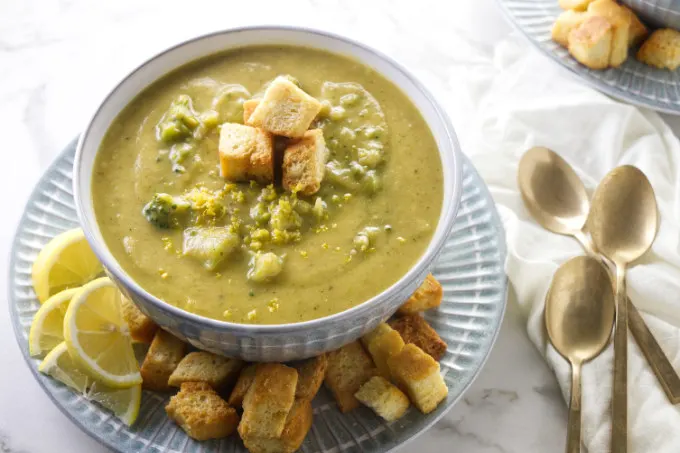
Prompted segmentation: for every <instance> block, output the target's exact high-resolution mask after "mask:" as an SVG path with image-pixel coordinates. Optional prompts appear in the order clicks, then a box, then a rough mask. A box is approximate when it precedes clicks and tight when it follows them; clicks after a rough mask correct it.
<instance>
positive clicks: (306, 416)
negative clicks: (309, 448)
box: [243, 399, 314, 453]
mask: <svg viewBox="0 0 680 453" xmlns="http://www.w3.org/2000/svg"><path fill="white" fill-rule="evenodd" d="M313 417H314V415H313V412H312V403H311V401H310V400H308V399H296V400H295V402H294V403H293V407H292V408H291V409H290V412H288V416H287V417H286V424H285V426H284V428H283V432H282V433H281V436H279V437H275V438H265V437H246V438H244V439H243V444H244V445H245V446H246V448H247V449H248V451H250V453H293V452H294V451H297V449H298V448H300V446H301V445H302V442H304V440H305V437H306V436H307V433H308V432H309V430H310V429H311V427H312V419H313Z"/></svg>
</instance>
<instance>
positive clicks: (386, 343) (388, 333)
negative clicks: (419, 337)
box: [361, 322, 404, 379]
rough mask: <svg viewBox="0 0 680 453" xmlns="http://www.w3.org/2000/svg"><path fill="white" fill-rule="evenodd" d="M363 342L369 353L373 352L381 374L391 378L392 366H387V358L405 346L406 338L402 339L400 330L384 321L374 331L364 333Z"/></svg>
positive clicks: (372, 354) (372, 355)
mask: <svg viewBox="0 0 680 453" xmlns="http://www.w3.org/2000/svg"><path fill="white" fill-rule="evenodd" d="M361 343H362V344H363V345H364V347H365V348H366V350H367V351H368V353H369V354H371V357H372V358H373V362H374V363H375V366H376V367H378V371H379V372H380V374H381V375H382V376H383V377H385V378H387V379H390V368H389V367H388V366H387V359H389V358H390V357H392V356H393V355H395V354H397V353H399V352H400V351H401V348H403V347H404V340H402V338H401V335H399V332H397V331H396V330H394V329H393V328H391V327H390V326H389V325H387V324H385V323H384V322H383V323H380V324H378V327H376V328H375V329H373V331H371V332H369V333H367V334H366V335H364V336H363V337H362V338H361Z"/></svg>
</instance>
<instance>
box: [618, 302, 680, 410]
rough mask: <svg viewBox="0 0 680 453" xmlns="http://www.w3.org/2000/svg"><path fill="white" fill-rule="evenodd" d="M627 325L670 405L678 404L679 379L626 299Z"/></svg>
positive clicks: (631, 304)
mask: <svg viewBox="0 0 680 453" xmlns="http://www.w3.org/2000/svg"><path fill="white" fill-rule="evenodd" d="M628 325H629V327H630V331H631V332H633V336H634V337H635V341H636V342H637V344H638V346H639V347H640V350H641V351H642V353H643V354H644V355H645V358H646V359H647V362H648V363H649V366H651V367H652V371H654V374H655V375H656V377H657V379H658V380H659V384H661V387H662V388H663V390H664V392H666V397H667V398H668V400H669V401H670V402H671V404H678V403H680V377H678V373H676V372H675V368H673V365H671V362H669V361H668V357H666V354H664V352H663V350H662V349H661V346H659V343H657V341H656V338H654V335H652V332H650V331H649V327H647V324H646V323H645V320H644V319H642V315H641V314H640V312H639V311H638V310H637V308H635V305H633V303H632V302H631V301H630V299H628Z"/></svg>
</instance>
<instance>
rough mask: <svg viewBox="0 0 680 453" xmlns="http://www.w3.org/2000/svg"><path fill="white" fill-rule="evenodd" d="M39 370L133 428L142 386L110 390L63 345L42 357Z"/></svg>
mask: <svg viewBox="0 0 680 453" xmlns="http://www.w3.org/2000/svg"><path fill="white" fill-rule="evenodd" d="M38 370H39V371H40V372H41V373H44V374H46V375H48V376H51V377H53V378H54V379H56V380H58V381H59V382H61V383H63V384H65V385H67V386H69V387H71V388H72V389H74V390H76V391H77V392H79V393H81V394H82V395H83V396H84V397H85V398H87V399H88V400H90V401H95V402H97V403H99V404H101V405H102V406H104V407H105V408H106V409H108V410H110V411H112V412H113V413H114V414H115V416H116V417H118V418H119V419H120V420H122V421H123V423H125V424H126V425H128V426H130V425H132V424H133V423H134V422H135V420H136V419H137V415H139V406H140V403H141V400H142V386H141V384H137V385H134V386H132V387H130V388H126V389H118V388H111V387H108V386H107V385H104V384H102V383H100V382H98V381H96V380H94V379H92V378H91V377H90V376H89V375H88V374H87V372H86V371H85V370H84V369H83V368H82V367H81V366H80V365H79V364H78V363H77V362H76V361H75V360H73V358H71V356H70V355H69V353H68V347H67V346H66V343H64V342H62V343H59V344H58V345H57V346H56V347H55V348H54V349H52V351H51V352H50V353H49V354H47V356H45V360H43V361H42V363H41V364H40V366H39V367H38Z"/></svg>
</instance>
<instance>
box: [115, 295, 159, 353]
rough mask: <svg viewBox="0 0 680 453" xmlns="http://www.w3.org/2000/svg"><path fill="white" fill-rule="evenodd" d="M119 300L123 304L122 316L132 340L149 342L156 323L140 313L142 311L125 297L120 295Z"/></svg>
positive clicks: (154, 332) (156, 328) (155, 329)
mask: <svg viewBox="0 0 680 453" xmlns="http://www.w3.org/2000/svg"><path fill="white" fill-rule="evenodd" d="M121 301H122V304H123V318H125V322H126V323H127V325H128V327H129V328H130V336H131V337H132V341H137V342H139V343H151V341H152V340H153V337H154V335H156V331H157V330H158V324H156V323H155V322H153V321H152V320H151V318H149V317H148V316H146V315H145V314H144V313H142V311H141V310H140V309H139V308H137V305H135V304H134V303H133V302H132V301H131V300H130V299H128V298H127V297H122V298H121Z"/></svg>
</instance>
